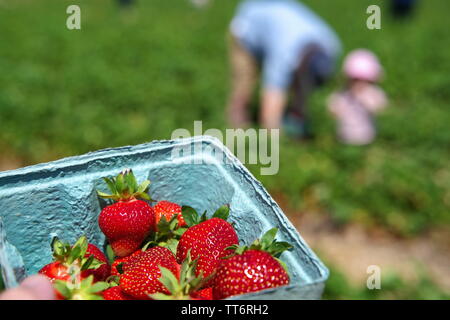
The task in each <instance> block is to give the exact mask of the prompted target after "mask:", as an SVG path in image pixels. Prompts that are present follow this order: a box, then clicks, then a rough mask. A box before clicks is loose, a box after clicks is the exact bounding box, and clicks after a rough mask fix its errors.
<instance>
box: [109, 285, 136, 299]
mask: <svg viewBox="0 0 450 320" xmlns="http://www.w3.org/2000/svg"><path fill="white" fill-rule="evenodd" d="M102 295H103V299H105V300H134V299H133V297H131V296H129V295H127V294H126V293H125V292H123V291H122V289H121V288H120V287H119V286H115V287H111V288H109V289H106V290H105V291H103V292H102Z"/></svg>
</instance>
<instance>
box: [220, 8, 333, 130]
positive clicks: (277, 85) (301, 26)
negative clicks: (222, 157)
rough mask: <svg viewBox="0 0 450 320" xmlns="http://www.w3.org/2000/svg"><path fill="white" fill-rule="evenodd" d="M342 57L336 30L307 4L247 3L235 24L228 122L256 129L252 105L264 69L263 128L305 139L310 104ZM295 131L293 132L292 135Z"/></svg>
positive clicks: (232, 32)
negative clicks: (250, 113)
mask: <svg viewBox="0 0 450 320" xmlns="http://www.w3.org/2000/svg"><path fill="white" fill-rule="evenodd" d="M339 52H340V41H339V39H338V37H337V36H336V34H335V33H334V32H333V30H332V29H331V28H330V27H329V26H328V25H327V24H326V23H325V22H324V21H323V20H322V19H321V18H319V17H318V16H317V15H315V14H314V13H313V12H312V11H311V10H310V9H308V8H307V7H306V6H304V5H303V4H300V3H298V2H296V1H291V0H250V1H245V2H244V3H242V4H241V5H240V6H239V8H238V10H237V13H236V15H235V17H234V18H233V20H232V22H231V25H230V60H231V61H230V62H231V67H232V70H231V71H232V88H231V93H230V97H229V102H228V108H227V109H228V111H227V112H228V119H229V121H230V123H231V125H233V126H234V127H237V128H239V127H247V126H249V125H250V119H249V112H248V109H249V102H250V99H251V96H252V93H253V88H254V85H255V82H256V77H257V73H258V69H261V73H262V84H261V95H260V98H261V103H260V105H261V110H260V116H259V118H260V123H261V126H262V127H264V128H268V129H273V128H280V127H281V125H282V122H283V116H284V114H285V111H286V110H285V109H286V105H287V104H288V102H289V94H290V93H292V99H291V105H290V108H289V110H288V112H287V114H286V118H285V119H284V120H285V124H286V126H285V129H286V131H288V133H292V134H295V135H297V136H303V135H304V134H305V132H304V131H305V130H304V129H305V118H306V100H307V97H308V95H309V94H310V93H311V91H312V90H313V89H314V88H315V87H316V86H318V85H320V84H321V83H322V82H323V81H324V80H326V79H327V78H328V77H329V76H330V75H331V73H332V71H333V68H334V64H335V59H336V58H337V56H338V54H339ZM289 131H290V132H289Z"/></svg>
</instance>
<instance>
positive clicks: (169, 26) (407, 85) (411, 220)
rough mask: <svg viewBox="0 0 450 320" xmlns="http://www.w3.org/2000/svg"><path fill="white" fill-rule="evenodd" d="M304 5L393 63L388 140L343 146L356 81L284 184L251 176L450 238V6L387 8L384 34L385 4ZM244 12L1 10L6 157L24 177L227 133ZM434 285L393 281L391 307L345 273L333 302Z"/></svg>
mask: <svg viewBox="0 0 450 320" xmlns="http://www.w3.org/2000/svg"><path fill="white" fill-rule="evenodd" d="M303 2H304V3H306V4H308V5H310V6H311V7H312V8H313V9H315V10H316V12H317V13H318V14H320V15H321V16H322V17H324V18H325V20H326V21H327V22H328V23H329V24H330V25H331V26H332V27H334V28H335V30H336V32H337V33H338V35H339V36H340V38H341V39H342V41H343V44H344V50H345V52H348V51H349V50H351V49H354V48H358V47H365V48H369V49H371V50H373V51H374V52H375V53H376V54H377V55H378V56H379V57H380V60H381V61H382V63H383V65H384V68H385V71H386V78H385V81H384V82H383V87H384V88H385V90H386V91H387V93H388V95H389V97H390V99H391V105H390V108H389V109H388V110H387V111H386V112H385V113H384V114H383V115H381V116H380V117H379V118H378V127H379V137H378V139H377V141H376V143H374V144H372V145H370V146H367V147H358V148H356V147H349V146H343V145H341V144H339V143H338V142H337V141H336V140H335V136H334V122H333V120H332V119H331V118H330V117H329V115H328V114H327V112H326V106H325V103H324V101H325V99H326V97H327V95H328V94H329V93H330V92H331V91H332V90H333V89H335V88H336V86H338V85H340V84H341V82H342V79H340V78H339V76H337V77H336V78H335V79H334V80H333V81H332V82H331V83H329V84H328V85H327V86H326V87H324V88H323V89H321V90H319V91H318V92H317V93H315V94H314V96H313V97H312V99H311V103H310V110H311V113H312V121H313V128H314V131H315V133H316V139H315V140H314V141H311V142H305V143H301V144H299V143H293V142H292V141H289V140H288V139H283V140H282V146H281V159H280V172H279V174H277V175H275V176H259V169H258V168H257V167H253V166H251V167H250V169H251V170H252V171H253V172H254V174H255V175H256V176H257V178H258V179H260V180H261V181H262V182H263V184H264V185H265V186H266V187H267V188H268V189H269V191H271V192H276V193H279V194H282V195H284V197H285V198H286V199H287V202H288V205H289V207H290V208H291V209H293V210H294V211H296V212H307V211H313V212H315V213H316V214H321V215H326V216H328V217H329V218H330V219H332V221H333V222H334V223H336V224H337V225H345V224H346V223H349V222H356V223H359V224H362V225H364V226H366V227H368V228H383V229H385V230H387V231H388V232H390V233H393V234H395V235H396V236H400V237H415V236H417V235H419V234H421V233H423V232H425V231H427V230H430V229H433V228H435V227H437V226H440V227H442V226H447V227H448V226H449V225H450V215H449V211H450V210H449V209H450V166H449V156H450V148H449V145H450V130H449V123H450V112H449V109H448V103H449V101H450V90H448V88H449V87H450V77H449V74H448V70H450V47H449V45H448V44H449V41H448V40H449V35H448V18H447V13H448V12H449V10H450V3H449V2H448V1H439V0H427V1H419V6H418V8H417V11H416V12H415V13H414V14H413V16H412V17H410V18H406V19H402V20H398V19H395V18H393V17H391V16H390V15H389V13H388V11H387V10H384V9H383V13H382V29H381V30H368V29H367V28H366V18H367V14H366V8H367V6H368V5H370V4H373V3H372V2H373V1H369V0H339V1H329V0H314V1H313V0H309V1H303ZM386 2H387V1H377V3H380V5H382V7H383V8H385V7H386ZM74 3H76V4H79V5H80V7H81V11H82V29H81V30H79V31H76V30H73V31H69V30H67V28H66V18H67V14H66V8H67V6H68V5H70V4H74ZM237 3H238V1H236V0H227V1H213V2H212V3H211V5H210V6H208V7H206V8H204V9H202V10H198V9H196V8H194V7H193V6H192V5H190V3H189V1H187V0H173V1H172V0H170V1H168V0H152V1H138V2H137V6H136V7H135V8H133V9H131V10H125V11H123V10H119V8H118V6H117V5H116V3H115V2H114V1H93V0H90V1H87V0H83V1H65V0H64V1H62V0H61V1H52V0H39V1H31V0H23V1H14V2H8V1H0V35H1V37H2V44H1V45H0V70H1V72H0V150H1V152H0V159H15V161H17V164H18V165H20V166H22V165H29V164H34V163H39V162H43V161H49V160H53V159H57V158H61V157H64V156H70V155H76V154H81V153H85V152H88V151H92V150H96V149H101V148H106V147H115V146H122V145H130V144H138V143H143V142H147V141H151V140H154V139H169V138H170V134H171V132H172V131H173V130H174V129H177V128H187V129H189V130H192V128H193V121H194V120H202V121H203V128H221V129H225V128H226V127H227V124H226V121H225V118H224V106H225V102H226V99H227V92H228V84H229V72H228V60H227V46H226V41H225V39H226V31H227V27H228V23H229V21H230V19H231V17H232V15H233V13H234V9H235V7H236V4H237ZM331 268H332V271H333V270H334V269H333V266H331ZM423 279H424V280H423V281H422V282H420V283H419V284H418V285H417V284H416V285H415V287H408V285H407V284H405V283H402V282H401V281H402V280H401V279H399V278H398V277H396V276H393V277H391V278H390V282H389V283H390V284H389V285H388V287H390V288H391V289H390V291H389V290H388V291H384V292H385V294H386V295H385V296H383V295H381V296H380V295H377V294H369V295H368V294H367V293H365V292H366V291H367V290H365V291H364V292H361V291H358V290H359V289H355V288H351V287H350V285H349V284H348V283H347V282H346V280H345V276H343V275H342V274H341V273H340V272H339V271H338V270H336V272H332V277H331V279H330V281H329V285H328V288H327V292H326V297H328V298H380V297H381V298H390V297H401V298H433V297H444V296H445V295H444V294H443V293H441V291H440V289H439V288H437V287H436V286H435V285H434V284H433V283H432V282H430V281H429V280H428V279H427V278H426V276H424V278H423ZM396 290H397V291H396ZM386 292H388V293H386ZM389 292H390V293H389Z"/></svg>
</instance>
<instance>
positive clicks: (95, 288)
mask: <svg viewBox="0 0 450 320" xmlns="http://www.w3.org/2000/svg"><path fill="white" fill-rule="evenodd" d="M108 288H109V284H108V283H106V282H102V281H99V282H96V283H94V284H93V285H92V286H91V287H90V288H89V292H90V293H97V292H100V291H103V290H106V289H108Z"/></svg>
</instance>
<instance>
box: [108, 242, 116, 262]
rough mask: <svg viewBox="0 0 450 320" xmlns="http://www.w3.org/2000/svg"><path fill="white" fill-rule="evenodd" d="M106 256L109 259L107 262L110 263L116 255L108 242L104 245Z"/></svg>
mask: <svg viewBox="0 0 450 320" xmlns="http://www.w3.org/2000/svg"><path fill="white" fill-rule="evenodd" d="M106 257H107V259H108V261H109V264H112V263H113V262H114V258H115V257H116V255H115V253H114V251H113V249H112V247H111V245H110V244H108V245H107V246H106Z"/></svg>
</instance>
